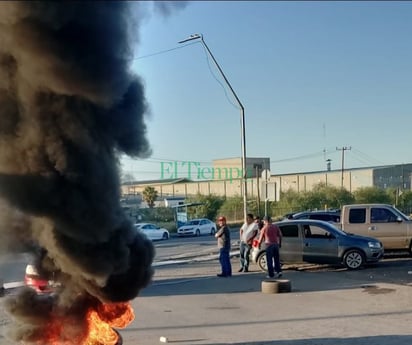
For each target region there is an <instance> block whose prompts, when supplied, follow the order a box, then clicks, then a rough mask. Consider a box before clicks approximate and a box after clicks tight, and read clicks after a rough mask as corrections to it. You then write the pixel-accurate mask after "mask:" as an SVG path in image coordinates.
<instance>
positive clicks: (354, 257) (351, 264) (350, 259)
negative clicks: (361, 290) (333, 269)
mask: <svg viewBox="0 0 412 345" xmlns="http://www.w3.org/2000/svg"><path fill="white" fill-rule="evenodd" d="M364 262H365V257H364V255H363V253H362V252H361V251H359V250H356V249H352V250H349V251H348V252H346V253H345V255H344V257H343V263H344V264H345V266H346V267H347V268H348V269H350V270H356V269H358V268H359V267H361V266H362V265H363V264H364Z"/></svg>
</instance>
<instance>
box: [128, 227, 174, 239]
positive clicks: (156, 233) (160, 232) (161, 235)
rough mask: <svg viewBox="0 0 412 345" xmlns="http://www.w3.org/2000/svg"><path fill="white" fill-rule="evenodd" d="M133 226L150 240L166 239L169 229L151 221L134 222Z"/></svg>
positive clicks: (168, 235)
mask: <svg viewBox="0 0 412 345" xmlns="http://www.w3.org/2000/svg"><path fill="white" fill-rule="evenodd" d="M134 226H135V228H136V229H137V230H139V231H141V232H142V233H144V234H145V235H146V236H147V237H148V238H149V239H150V240H152V241H156V240H168V239H169V237H170V234H169V231H168V230H167V229H164V228H160V227H159V226H157V225H155V224H152V223H136V224H135V225H134Z"/></svg>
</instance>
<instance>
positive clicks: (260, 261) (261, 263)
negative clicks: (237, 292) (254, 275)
mask: <svg viewBox="0 0 412 345" xmlns="http://www.w3.org/2000/svg"><path fill="white" fill-rule="evenodd" d="M257 265H258V267H259V268H260V270H261V271H263V272H266V271H267V269H268V266H267V262H266V253H265V252H262V253H261V254H259V256H258V258H257Z"/></svg>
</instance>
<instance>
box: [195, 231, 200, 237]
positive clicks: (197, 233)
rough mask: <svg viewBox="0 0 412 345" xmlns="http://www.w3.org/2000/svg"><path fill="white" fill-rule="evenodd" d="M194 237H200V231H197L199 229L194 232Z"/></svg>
mask: <svg viewBox="0 0 412 345" xmlns="http://www.w3.org/2000/svg"><path fill="white" fill-rule="evenodd" d="M196 236H197V237H199V236H200V230H199V229H197V230H196Z"/></svg>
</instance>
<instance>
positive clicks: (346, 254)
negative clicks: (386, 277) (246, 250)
mask: <svg viewBox="0 0 412 345" xmlns="http://www.w3.org/2000/svg"><path fill="white" fill-rule="evenodd" d="M274 224H276V225H278V226H279V228H280V230H281V231H282V235H283V239H282V246H281V249H280V259H281V261H282V262H283V263H299V262H308V263H316V264H343V265H345V266H346V267H347V268H348V269H358V268H360V267H361V266H363V265H364V264H365V263H372V262H378V261H379V260H380V259H382V258H383V251H384V249H383V245H382V243H381V242H379V241H378V240H377V239H375V238H371V237H364V236H359V235H354V234H348V233H346V232H344V231H342V230H341V229H339V228H337V227H336V226H335V225H333V224H332V223H329V222H325V221H321V220H311V219H298V220H284V221H280V222H276V223H274ZM251 257H252V260H253V261H254V262H255V263H256V264H257V265H258V266H259V268H260V269H261V270H262V271H265V270H266V269H267V266H266V253H265V246H264V244H262V246H261V248H258V247H256V246H254V247H253V248H252V252H251Z"/></svg>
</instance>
